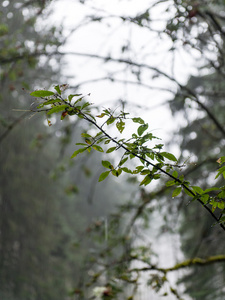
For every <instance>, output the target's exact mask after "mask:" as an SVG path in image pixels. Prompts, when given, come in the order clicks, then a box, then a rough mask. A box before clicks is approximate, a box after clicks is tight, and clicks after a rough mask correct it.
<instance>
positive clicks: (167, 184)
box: [166, 180, 176, 187]
mask: <svg viewBox="0 0 225 300" xmlns="http://www.w3.org/2000/svg"><path fill="white" fill-rule="evenodd" d="M174 184H176V181H175V180H170V181H167V183H166V186H167V187H169V186H173V185H174Z"/></svg>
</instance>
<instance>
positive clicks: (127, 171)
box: [121, 167, 133, 174]
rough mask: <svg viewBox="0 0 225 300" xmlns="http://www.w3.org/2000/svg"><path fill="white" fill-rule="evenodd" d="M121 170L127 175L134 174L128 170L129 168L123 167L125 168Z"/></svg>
mask: <svg viewBox="0 0 225 300" xmlns="http://www.w3.org/2000/svg"><path fill="white" fill-rule="evenodd" d="M121 170H122V171H124V172H125V173H128V174H133V172H132V171H131V170H130V169H128V168H127V167H123V168H121Z"/></svg>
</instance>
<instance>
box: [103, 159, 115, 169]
mask: <svg viewBox="0 0 225 300" xmlns="http://www.w3.org/2000/svg"><path fill="white" fill-rule="evenodd" d="M102 165H103V167H105V168H107V169H111V170H112V169H113V165H112V164H111V163H110V162H109V161H107V160H102Z"/></svg>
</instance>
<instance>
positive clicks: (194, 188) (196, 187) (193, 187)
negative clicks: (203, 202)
mask: <svg viewBox="0 0 225 300" xmlns="http://www.w3.org/2000/svg"><path fill="white" fill-rule="evenodd" d="M192 189H193V190H194V191H195V192H196V193H197V194H200V195H201V194H203V190H202V189H201V188H200V187H199V186H192Z"/></svg>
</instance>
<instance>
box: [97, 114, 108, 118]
mask: <svg viewBox="0 0 225 300" xmlns="http://www.w3.org/2000/svg"><path fill="white" fill-rule="evenodd" d="M105 115H106V114H105V113H101V115H98V116H96V117H97V118H103V117H104V116H105Z"/></svg>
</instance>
